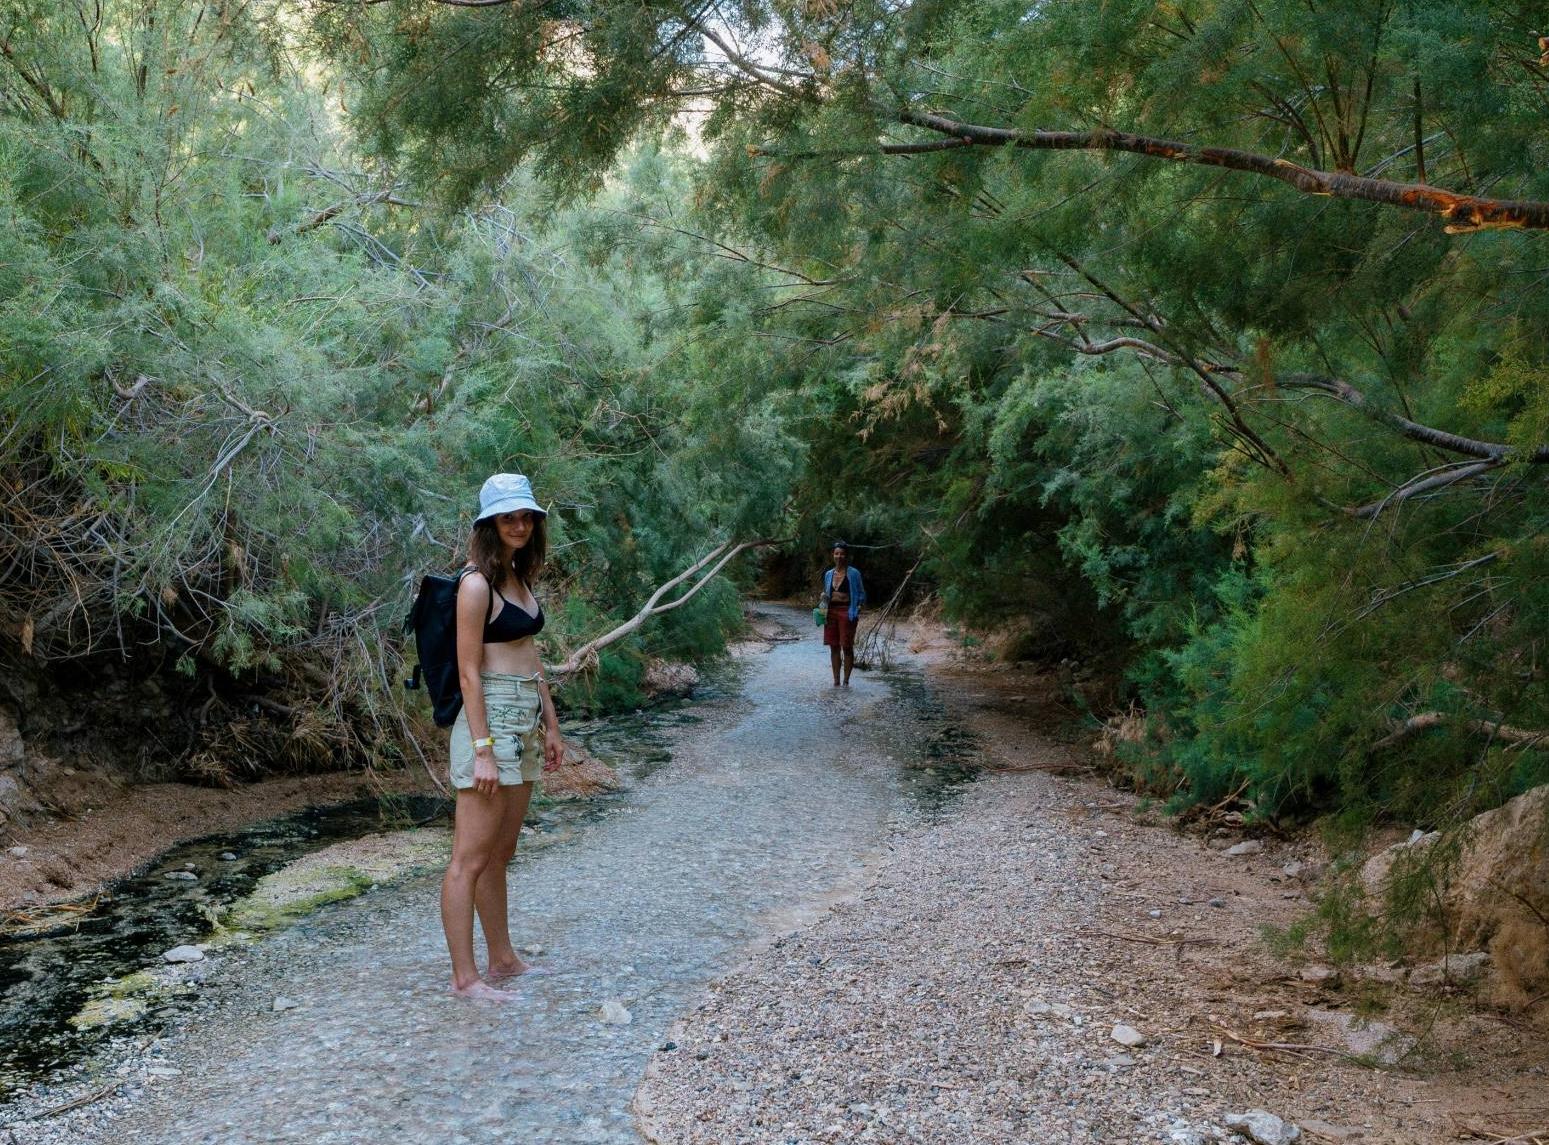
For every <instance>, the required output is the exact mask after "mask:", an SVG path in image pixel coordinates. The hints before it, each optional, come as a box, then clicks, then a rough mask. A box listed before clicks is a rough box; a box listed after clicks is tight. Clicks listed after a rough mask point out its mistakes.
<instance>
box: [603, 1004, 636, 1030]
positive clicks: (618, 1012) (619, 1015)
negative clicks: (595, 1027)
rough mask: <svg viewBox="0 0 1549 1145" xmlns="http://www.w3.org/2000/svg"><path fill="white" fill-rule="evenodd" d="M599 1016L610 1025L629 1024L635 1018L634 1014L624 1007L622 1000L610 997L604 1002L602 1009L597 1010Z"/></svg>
mask: <svg viewBox="0 0 1549 1145" xmlns="http://www.w3.org/2000/svg"><path fill="white" fill-rule="evenodd" d="M597 1014H598V1016H599V1017H600V1018H601V1019H602V1020H603V1021H604V1022H605V1023H607V1024H608V1025H610V1026H627V1025H629V1023H630V1022H633V1021H634V1020H635V1017H634V1015H633V1014H631V1013H630V1012H629V1011H628V1010H626V1009H625V1008H624V1004H623V1003H622V1002H615V1001H614V1000H613V999H611V998H610V999H608V1000H607V1001H606V1002H604V1003H603V1004H602V1009H600V1010H598V1011H597Z"/></svg>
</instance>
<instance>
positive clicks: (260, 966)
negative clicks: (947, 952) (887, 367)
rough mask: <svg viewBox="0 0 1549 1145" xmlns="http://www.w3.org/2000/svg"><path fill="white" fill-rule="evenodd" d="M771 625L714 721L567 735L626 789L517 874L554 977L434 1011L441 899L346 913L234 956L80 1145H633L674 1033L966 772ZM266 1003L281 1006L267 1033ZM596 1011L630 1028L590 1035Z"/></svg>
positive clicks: (819, 653)
mask: <svg viewBox="0 0 1549 1145" xmlns="http://www.w3.org/2000/svg"><path fill="white" fill-rule="evenodd" d="M770 612H771V613H772V614H773V615H776V616H777V617H779V618H780V619H782V620H783V621H786V622H788V623H789V624H790V627H791V629H792V630H793V631H795V632H797V633H800V634H801V635H802V639H801V640H800V641H797V642H793V643H788V644H777V645H775V646H774V647H773V648H772V649H771V650H770V651H769V652H768V653H767V654H756V655H754V656H751V657H749V658H748V659H746V660H745V661H744V668H743V671H742V672H741V674H740V678H738V679H737V680H736V687H735V688H734V689H733V688H731V687H728V688H727V694H726V695H724V696H723V697H722V698H720V699H716V700H711V701H708V702H704V701H696V702H695V703H694V704H693V705H692V706H691V707H687V708H680V709H678V710H677V711H676V712H675V713H666V714H665V715H664V716H662V717H661V718H660V719H659V720H658V722H656V723H654V724H653V723H649V721H646V722H644V723H642V724H640V725H638V726H637V725H632V724H631V723H629V722H628V721H612V722H611V724H610V726H609V727H607V728H604V727H601V726H598V727H587V726H584V725H582V726H577V727H574V728H571V729H570V731H571V733H572V734H578V735H582V736H584V737H586V738H588V739H589V740H591V742H592V745H593V747H594V750H597V751H598V752H599V754H603V755H608V754H615V758H618V759H620V761H621V762H622V763H624V764H625V767H624V769H623V770H624V773H625V774H631V773H633V774H635V775H636V776H638V778H637V780H636V782H635V785H634V786H633V787H632V788H631V789H630V790H629V791H628V792H626V793H625V794H624V795H622V796H620V797H617V798H615V799H614V800H612V801H611V802H609V803H607V804H605V805H603V806H602V807H601V808H600V809H599V810H598V811H597V813H596V815H595V818H594V820H593V821H591V822H590V823H589V824H588V825H586V826H585V827H584V828H583V829H582V830H580V831H579V832H578V833H577V834H576V835H575V837H574V838H573V840H572V841H571V842H570V843H568V844H565V845H562V846H555V847H548V848H544V849H542V850H539V851H535V852H532V853H529V854H519V855H518V858H517V861H516V863H515V865H514V867H513V869H512V874H511V892H512V902H513V909H512V925H513V933H514V934H515V936H516V938H517V941H518V943H519V944H521V943H529V944H530V943H539V944H541V945H542V947H543V953H542V954H541V955H540V956H539V957H538V961H539V962H540V963H549V964H551V965H553V966H555V967H556V968H557V969H558V970H559V971H560V972H559V973H556V974H554V975H552V976H550V977H545V978H530V979H523V980H520V982H519V985H518V989H519V990H520V992H521V993H522V995H523V997H522V1000H521V1001H520V1002H519V1003H517V1004H513V1005H505V1006H477V1005H471V1004H469V1003H466V1002H463V1001H460V1000H458V999H455V998H453V997H451V996H450V994H449V993H448V991H447V964H446V953H445V946H444V942H443V939H442V936H441V932H440V927H439V921H438V917H437V914H436V893H437V890H438V885H439V880H438V879H436V878H433V877H426V878H421V879H417V880H413V881H410V882H408V883H405V884H403V885H401V886H398V887H393V888H386V889H383V890H381V891H379V892H376V893H373V894H371V895H369V896H365V897H364V898H361V899H357V900H354V901H352V902H350V903H346V904H340V905H338V906H336V907H333V908H329V909H327V910H325V911H322V912H320V913H319V914H318V915H316V916H314V917H313V918H312V919H311V920H309V921H308V922H306V923H304V924H302V925H300V926H298V927H296V928H294V929H292V930H290V931H287V932H284V933H282V934H279V935H277V936H275V937H273V938H270V939H268V940H266V941H265V942H263V943H260V944H258V945H257V946H255V947H253V948H250V949H249V950H248V951H246V952H244V953H242V954H241V955H237V956H233V957H232V960H231V961H232V965H230V966H228V967H226V968H225V970H224V971H222V974H221V980H222V981H223V983H224V989H223V990H222V991H221V993H220V997H219V1000H218V1001H217V1002H216V1003H215V1005H214V1007H213V1008H212V1009H211V1010H209V1011H206V1014H205V1017H204V1020H202V1021H201V1022H199V1023H198V1024H197V1025H190V1026H186V1027H185V1028H183V1029H182V1031H181V1032H180V1033H179V1034H177V1035H176V1036H175V1037H174V1038H172V1039H171V1040H170V1041H169V1042H168V1043H167V1044H166V1048H165V1049H164V1050H163V1056H164V1057H165V1058H168V1059H170V1060H171V1061H172V1063H173V1064H174V1065H175V1066H177V1067H178V1068H180V1069H182V1070H183V1073H182V1075H181V1076H178V1077H175V1078H172V1079H170V1080H168V1081H165V1082H162V1083H158V1085H157V1086H156V1087H155V1088H154V1089H153V1090H149V1091H147V1092H146V1094H144V1095H143V1096H142V1097H141V1098H140V1100H139V1101H138V1102H137V1103H136V1104H135V1105H134V1106H132V1107H131V1110H130V1113H129V1114H128V1115H127V1116H125V1117H124V1118H123V1119H122V1120H120V1121H119V1122H118V1123H116V1124H115V1125H114V1126H113V1127H112V1132H111V1134H110V1135H108V1136H104V1137H101V1138H98V1139H99V1140H103V1141H106V1140H115V1141H116V1140H124V1139H129V1138H131V1137H132V1138H133V1139H135V1140H138V1141H144V1142H147V1143H150V1142H167V1143H169V1145H170V1143H172V1142H177V1143H179V1145H182V1143H185V1142H203V1141H208V1142H245V1141H279V1140H285V1141H290V1140H296V1141H302V1140H305V1141H309V1142H318V1143H328V1142H346V1141H361V1140H427V1141H429V1140H434V1141H446V1142H459V1141H466V1142H483V1141H489V1142H496V1141H499V1142H509V1141H522V1142H564V1143H566V1145H585V1143H588V1142H626V1141H627V1142H634V1141H636V1140H637V1138H636V1135H635V1132H634V1128H633V1123H632V1118H631V1115H630V1112H629V1108H628V1104H629V1101H630V1098H631V1096H632V1095H633V1092H634V1089H635V1086H636V1085H637V1084H638V1081H639V1077H640V1075H641V1073H642V1071H643V1070H644V1068H645V1066H646V1064H647V1063H648V1062H649V1060H650V1058H651V1056H652V1055H653V1054H656V1053H663V1052H675V1050H674V1049H666V1048H664V1047H665V1046H668V1045H669V1044H670V1038H669V1027H670V1024H671V1022H672V1020H673V1018H674V1017H675V1016H676V1015H677V1014H679V1013H681V1012H683V1011H684V1010H685V1009H686V1008H689V1007H691V1006H692V1005H693V1002H694V999H695V998H696V997H697V995H698V993H699V991H700V990H702V989H703V988H704V986H705V984H706V983H707V982H708V981H710V980H711V979H713V978H714V977H716V976H717V975H719V974H721V973H724V972H725V971H726V970H727V969H728V968H729V967H730V966H731V965H733V964H734V963H735V961H736V959H737V958H738V957H739V954H740V952H741V951H744V950H745V949H746V948H747V945H748V943H749V942H752V941H757V940H759V939H761V938H764V937H766V936H768V935H770V934H771V933H774V932H777V931H779V930H782V929H787V928H789V927H790V926H792V925H797V924H799V923H800V922H802V921H804V920H805V919H808V918H811V917H814V913H813V912H814V910H815V908H816V907H817V906H818V905H820V904H822V903H824V902H827V901H833V899H834V898H835V897H836V896H842V895H843V894H844V893H845V892H846V891H847V890H853V889H856V888H858V887H859V886H861V885H863V881H864V873H865V864H866V863H867V861H868V860H869V859H871V858H872V857H874V856H875V855H877V854H878V853H879V852H880V851H881V850H882V849H883V848H884V847H885V846H886V845H887V840H888V838H889V836H890V834H891V832H892V831H893V829H894V828H895V827H897V826H899V825H900V824H903V823H907V822H913V821H917V820H918V819H919V818H920V817H922V816H925V817H929V816H934V815H938V814H941V813H942V811H943V809H944V808H946V807H948V806H949V805H950V802H951V800H952V796H953V792H954V790H955V789H956V788H957V787H958V786H959V785H960V784H961V783H962V781H963V780H964V779H966V778H968V777H970V776H971V774H972V771H971V768H970V767H969V764H970V763H971V760H972V755H973V751H974V749H973V745H972V743H971V742H970V741H969V740H967V739H966V737H964V736H963V735H962V733H961V732H960V730H959V729H956V728H954V727H953V726H952V725H951V724H950V723H949V722H948V721H947V720H946V719H945V717H944V715H943V713H942V711H941V708H940V705H939V704H937V703H936V702H935V701H934V699H933V698H932V697H931V695H930V693H929V690H928V688H926V687H925V685H924V684H923V683H922V682H921V681H920V679H919V678H918V677H917V676H913V675H910V674H909V673H907V672H893V673H889V674H887V675H885V676H884V675H880V674H870V673H867V674H861V673H857V674H856V676H855V679H854V686H853V687H852V688H849V689H834V688H832V687H830V686H829V678H828V677H829V672H828V658H827V655H826V652H825V650H824V649H823V648H822V647H821V645H820V644H819V643H818V637H817V634H815V633H813V632H812V630H811V627H810V625H805V624H800V625H799V624H798V622H800V621H802V620H804V619H805V618H806V614H805V613H801V612H797V611H796V610H778V609H773V608H771V609H770ZM642 719H643V717H642ZM658 737H659V738H658ZM664 751H665V752H666V753H667V754H668V756H669V758H670V762H664V761H663V760H662V759H661V758H660V757H661V755H662V753H663V752H664ZM616 753H622V755H618V754H616ZM172 861H173V860H171V859H169V860H168V862H169V863H170V862H172ZM278 993H284V994H285V995H286V996H288V997H290V998H293V999H295V1000H296V1001H297V1002H298V1003H299V1006H298V1007H297V1008H296V1009H294V1010H290V1011H286V1012H284V1013H282V1014H275V1013H272V1012H270V1010H271V1008H270V1006H269V1003H270V1001H271V1000H272V999H273V997H274V995H275V994H278ZM605 1001H615V1002H618V1003H620V1004H621V1005H623V1006H625V1007H626V1008H627V1009H628V1010H629V1011H630V1014H631V1021H630V1023H629V1024H628V1025H610V1024H606V1023H604V1022H602V1021H601V1020H600V1017H599V1012H600V1007H601V1006H602V1004H603V1003H604V1002H605Z"/></svg>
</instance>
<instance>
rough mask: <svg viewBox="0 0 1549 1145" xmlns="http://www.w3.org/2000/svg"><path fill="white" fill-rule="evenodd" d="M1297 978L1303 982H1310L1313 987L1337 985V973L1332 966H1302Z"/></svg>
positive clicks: (1315, 964)
mask: <svg viewBox="0 0 1549 1145" xmlns="http://www.w3.org/2000/svg"><path fill="white" fill-rule="evenodd" d="M1296 976H1297V977H1298V978H1300V979H1301V980H1302V981H1303V982H1310V983H1312V985H1314V986H1337V985H1339V971H1338V970H1335V969H1334V968H1333V967H1332V966H1323V965H1320V964H1318V963H1313V964H1312V965H1311V966H1303V967H1302V968H1301V969H1300V970H1299V971H1297V975H1296Z"/></svg>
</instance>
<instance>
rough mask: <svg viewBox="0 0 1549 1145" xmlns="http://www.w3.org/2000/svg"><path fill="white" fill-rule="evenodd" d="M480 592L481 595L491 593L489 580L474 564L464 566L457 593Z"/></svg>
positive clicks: (459, 594)
mask: <svg viewBox="0 0 1549 1145" xmlns="http://www.w3.org/2000/svg"><path fill="white" fill-rule="evenodd" d="M465 592H467V593H470V594H471V593H478V594H479V595H480V596H484V595H487V594H488V593H489V580H488V578H487V577H485V575H484V574H483V573H481V572H480V571H479V570H478V569H477V568H476V567H475V566H473V565H465V566H463V572H462V578H461V579H460V580H458V582H457V595H458V596H461V595H462V594H463V593H465Z"/></svg>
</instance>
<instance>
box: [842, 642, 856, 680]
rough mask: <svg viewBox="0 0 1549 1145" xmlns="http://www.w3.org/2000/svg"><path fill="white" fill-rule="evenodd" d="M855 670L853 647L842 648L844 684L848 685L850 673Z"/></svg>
mask: <svg viewBox="0 0 1549 1145" xmlns="http://www.w3.org/2000/svg"><path fill="white" fill-rule="evenodd" d="M854 670H855V649H854V648H853V647H848V648H846V649H845V650H844V686H845V687H846V688H848V687H849V686H850V673H851V672H853V671H854Z"/></svg>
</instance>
